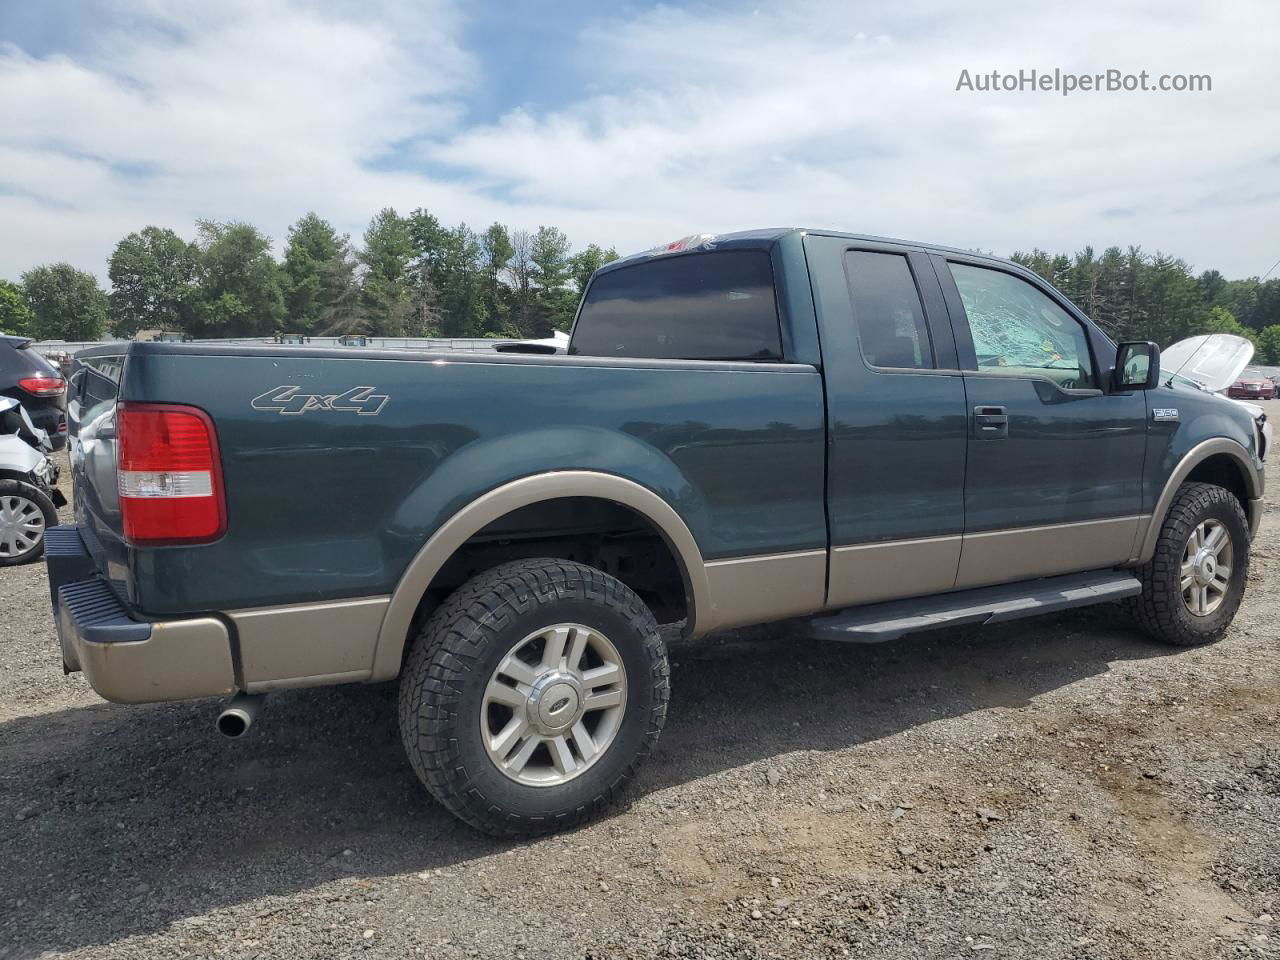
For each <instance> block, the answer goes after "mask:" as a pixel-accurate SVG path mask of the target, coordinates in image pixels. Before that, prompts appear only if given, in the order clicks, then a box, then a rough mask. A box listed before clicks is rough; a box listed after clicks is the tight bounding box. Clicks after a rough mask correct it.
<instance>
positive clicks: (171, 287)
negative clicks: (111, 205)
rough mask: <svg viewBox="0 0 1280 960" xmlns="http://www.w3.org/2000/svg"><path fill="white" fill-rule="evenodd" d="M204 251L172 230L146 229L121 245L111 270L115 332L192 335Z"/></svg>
mask: <svg viewBox="0 0 1280 960" xmlns="http://www.w3.org/2000/svg"><path fill="white" fill-rule="evenodd" d="M199 259H200V251H199V249H198V248H197V247H196V246H195V244H193V243H188V242H187V241H186V240H183V239H182V238H181V237H180V236H178V235H177V234H176V233H174V232H173V231H172V230H169V229H166V228H163V227H143V228H142V229H141V230H140V231H138V232H137V233H131V234H129V235H128V236H127V237H125V238H124V239H123V240H121V241H120V242H119V243H117V244H116V249H115V252H114V253H112V254H111V261H110V263H109V265H108V267H107V276H108V277H110V278H111V295H110V298H109V300H108V303H107V319H108V320H109V321H110V324H111V332H112V333H114V334H115V335H116V336H118V337H131V336H133V335H134V334H135V333H137V332H138V331H139V330H143V329H159V330H187V329H189V328H190V326H191V320H192V311H193V310H194V309H195V307H196V302H197V297H198V290H197V287H196V274H197V270H198V267H199Z"/></svg>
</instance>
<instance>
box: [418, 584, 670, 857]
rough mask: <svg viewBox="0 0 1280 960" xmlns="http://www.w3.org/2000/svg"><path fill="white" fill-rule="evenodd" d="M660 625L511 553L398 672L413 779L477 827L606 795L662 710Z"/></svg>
mask: <svg viewBox="0 0 1280 960" xmlns="http://www.w3.org/2000/svg"><path fill="white" fill-rule="evenodd" d="M669 680H670V674H669V669H668V664H667V655H666V650H665V647H664V645H663V642H662V639H661V637H660V636H659V634H658V625H657V622H656V621H655V620H654V617H653V614H652V613H651V612H650V611H649V608H648V607H647V606H645V604H644V602H643V601H641V600H640V598H639V597H637V596H636V595H635V593H633V592H632V591H631V590H630V589H629V588H628V587H626V586H625V585H624V584H622V583H621V582H619V581H618V580H616V579H614V578H613V577H611V576H609V575H608V574H605V573H603V572H601V571H599V570H595V569H593V568H591V567H586V566H583V565H581V564H577V563H571V562H568V561H562V560H519V561H515V562H513V563H507V564H503V565H502V566H499V567H496V568H494V569H493V570H490V571H488V572H487V573H483V574H481V575H480V576H478V577H476V578H475V579H473V580H471V581H470V582H468V583H466V584H464V585H463V586H462V587H460V588H459V589H458V590H456V591H455V592H454V593H453V594H452V595H450V596H449V598H448V599H447V600H446V601H445V602H444V603H443V604H442V605H441V606H440V607H439V608H438V609H437V610H436V611H435V612H434V613H433V614H432V615H431V617H429V618H428V619H427V621H426V623H425V624H424V625H423V627H422V629H421V631H420V632H419V634H418V636H417V638H416V639H415V641H414V643H413V647H412V649H411V650H410V653H409V658H408V662H407V663H406V664H405V668H404V672H403V674H402V675H401V680H400V733H401V737H402V739H403V741H404V746H405V750H406V752H407V753H408V755H409V761H410V763H411V764H412V766H413V769H414V771H415V772H416V773H417V774H418V777H419V779H421V780H422V782H423V783H424V784H425V785H426V787H427V789H428V790H429V791H430V792H431V794H432V795H433V796H434V797H435V798H436V799H437V800H439V801H440V802H441V803H442V804H443V805H444V806H445V807H447V808H448V809H449V810H450V811H452V812H453V813H454V814H456V815H457V816H458V817H460V818H461V819H463V820H465V821H466V822H467V823H469V824H471V825H472V826H474V827H476V828H477V829H479V830H482V831H483V832H485V833H488V834H491V835H493V836H500V837H519V836H533V835H536V834H541V833H547V832H550V831H552V830H559V829H563V828H566V827H571V826H574V825H577V824H580V823H583V822H585V821H587V820H589V819H591V818H592V817H593V816H595V815H596V814H598V813H599V812H600V811H602V810H604V809H605V808H606V807H608V806H609V805H610V804H611V803H613V802H614V801H615V800H616V799H617V798H618V797H619V795H620V794H621V793H622V791H623V789H624V788H625V787H626V785H627V783H628V782H629V781H630V780H631V778H632V777H633V776H634V775H635V772H636V770H637V769H638V767H639V765H640V763H641V761H642V760H643V759H644V758H645V757H646V756H647V755H648V754H649V751H650V750H651V749H652V748H653V745H654V743H655V742H656V741H657V739H658V734H659V732H660V731H661V730H662V724H663V721H664V720H665V718H666V712H667V699H668V692H669Z"/></svg>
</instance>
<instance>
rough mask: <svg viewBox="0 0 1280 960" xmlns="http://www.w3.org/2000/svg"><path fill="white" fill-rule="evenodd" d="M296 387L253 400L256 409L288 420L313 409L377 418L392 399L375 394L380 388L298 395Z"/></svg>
mask: <svg viewBox="0 0 1280 960" xmlns="http://www.w3.org/2000/svg"><path fill="white" fill-rule="evenodd" d="M300 389H301V388H300V387H299V386H298V385H297V384H282V385H281V386H278V387H272V388H271V389H270V390H268V391H267V392H266V393H263V394H260V395H258V396H256V397H254V398H253V402H252V406H253V409H255V410H268V411H273V412H275V413H278V414H280V415H281V416H285V417H295V416H298V415H300V414H303V413H310V412H312V411H313V410H323V411H326V412H329V413H346V412H354V413H356V414H357V415H358V416H361V417H376V416H377V415H378V414H379V413H381V412H382V408H383V407H385V406H386V405H387V401H388V400H390V399H391V397H390V396H389V395H388V394H385V393H375V392H374V391H376V390H377V389H378V388H377V387H352V388H351V389H350V390H348V391H346V392H345V393H299V392H298V391H299V390H300Z"/></svg>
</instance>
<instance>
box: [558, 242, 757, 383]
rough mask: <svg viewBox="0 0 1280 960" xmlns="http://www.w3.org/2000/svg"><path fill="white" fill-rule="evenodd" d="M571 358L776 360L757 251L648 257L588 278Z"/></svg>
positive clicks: (574, 334) (571, 349)
mask: <svg viewBox="0 0 1280 960" xmlns="http://www.w3.org/2000/svg"><path fill="white" fill-rule="evenodd" d="M569 352H570V353H576V354H581V355H583V356H588V357H646V358H654V359H661V360H780V359H782V338H781V334H780V333H779V330H778V307H777V303H776V301H775V298H774V293H773V266H772V264H771V263H770V260H769V254H768V253H767V252H765V251H763V250H726V251H722V252H714V253H696V254H685V255H682V256H675V257H668V258H659V259H655V260H647V261H645V262H644V263H639V264H636V265H635V266H631V267H622V268H621V269H618V270H612V271H610V272H608V273H605V274H601V275H600V276H598V277H596V278H595V280H593V281H592V283H591V286H590V288H589V289H588V290H587V298H586V300H585V301H584V302H583V304H582V310H581V312H580V313H579V314H578V322H577V325H576V326H575V327H574V330H573V343H572V344H571V345H570V348H569Z"/></svg>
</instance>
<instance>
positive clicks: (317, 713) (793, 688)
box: [0, 403, 1280, 960]
mask: <svg viewBox="0 0 1280 960" xmlns="http://www.w3.org/2000/svg"><path fill="white" fill-rule="evenodd" d="M1271 406H1272V408H1273V412H1272V416H1273V417H1275V418H1277V419H1280V403H1275V404H1272V405H1271ZM1278 502H1280V491H1278V490H1273V491H1272V493H1271V496H1270V499H1269V502H1268V507H1267V517H1266V518H1265V519H1264V521H1263V526H1262V532H1261V534H1260V536H1259V539H1258V541H1257V542H1256V543H1255V545H1254V549H1253V569H1252V572H1251V575H1250V583H1249V593H1248V596H1247V598H1246V600H1245V603H1244V606H1243V607H1242V608H1241V611H1240V615H1239V617H1238V618H1237V620H1236V624H1235V626H1234V628H1233V629H1232V631H1231V632H1230V634H1229V635H1228V636H1227V638H1226V639H1225V640H1224V641H1222V642H1221V643H1219V644H1218V645H1216V646H1214V647H1211V648H1207V649H1201V650H1189V651H1182V650H1172V649H1169V648H1165V647H1160V646H1156V645H1153V644H1151V643H1148V642H1147V641H1145V640H1143V639H1142V638H1140V637H1139V636H1138V635H1137V634H1135V633H1134V632H1133V631H1132V630H1131V629H1130V628H1129V627H1127V626H1126V625H1125V624H1124V622H1123V620H1122V619H1121V618H1120V616H1119V614H1118V611H1117V610H1116V609H1115V608H1112V607H1103V608H1096V609H1092V610H1085V611H1079V612H1074V613H1070V614H1067V615H1062V616H1057V617H1053V618H1049V619H1044V620H1034V621H1022V622H1020V623H1014V624H1007V625H1003V626H1000V627H993V628H990V629H987V630H985V631H958V632H946V633H937V634H926V635H922V636H918V637H913V638H907V639H905V640H902V641H899V642H896V643H891V644H887V645H883V646H874V647H867V646H852V645H847V646H845V645H836V644H822V643H817V642H811V641H805V640H803V639H801V638H800V637H799V636H798V635H797V634H796V633H795V631H794V630H793V629H789V628H787V627H785V626H782V627H772V628H761V629H756V630H751V631H739V632H736V633H731V634H725V635H722V636H718V637H713V638H709V639H706V640H703V641H698V642H696V643H678V644H676V645H674V646H673V650H672V654H673V660H674V664H675V665H674V668H673V696H672V701H671V711H670V715H669V718H668V723H667V729H666V732H665V733H664V734H663V739H662V742H661V744H660V745H659V748H658V750H657V752H656V753H655V755H654V756H653V758H652V759H651V760H650V762H649V763H648V765H647V767H646V768H645V770H644V772H643V774H642V776H641V777H640V779H639V782H638V783H637V785H636V787H635V789H634V790H633V791H632V799H631V802H630V804H629V806H628V807H626V808H625V809H622V810H619V811H617V812H615V813H614V814H613V815H611V816H609V817H607V818H606V819H604V820H602V821H600V822H598V823H596V824H593V825H591V826H588V827H586V828H584V829H581V830H578V831H576V832H573V833H570V834H568V835H563V836H557V837H551V838H548V839H544V840H540V841H537V842H532V843H516V844H512V843H499V842H496V841H492V840H489V839H487V838H484V837H482V836H479V835H477V834H475V833H473V832H472V831H470V830H469V829H467V828H466V827H464V826H462V825H461V824H459V823H457V822H456V821H454V820H453V819H452V818H451V817H450V816H449V815H448V814H447V813H445V812H444V811H443V810H442V809H440V808H439V807H437V806H435V805H434V804H433V803H432V802H431V801H430V799H429V798H428V797H427V796H426V795H425V793H424V792H423V790H422V789H421V787H420V786H419V785H418V783H417V781H416V780H415V779H414V776H413V774H412V772H411V771H410V769H409V765H408V763H407V762H406V761H405V759H404V758H403V756H402V754H401V750H400V745H399V741H398V735H397V732H396V726H395V709H394V708H395V702H394V689H393V688H390V687H384V688H378V687H344V688H336V689H327V690H311V691H298V692H294V693H286V694H278V695H274V696H273V697H272V698H271V699H270V701H269V702H268V704H267V706H266V709H265V711H264V713H263V716H262V718H261V719H260V721H259V724H258V726H256V727H255V728H254V730H253V732H252V733H251V734H250V735H249V736H248V737H246V738H245V739H243V740H240V741H226V740H223V739H221V738H219V737H218V736H217V734H215V732H214V730H213V719H214V716H215V714H216V712H217V704H216V703H215V702H212V701H201V702H193V703H179V704H168V705H157V706H144V707H124V706H117V705H114V704H107V703H104V702H103V701H102V700H101V699H99V698H98V697H97V696H96V695H95V694H94V693H93V692H92V691H91V690H90V689H89V688H88V686H87V685H86V684H85V682H84V681H83V679H82V678H81V677H80V676H79V675H73V676H70V677H64V676H62V672H61V669H60V665H59V658H58V653H57V646H56V640H55V637H54V633H53V627H52V623H51V621H50V617H49V609H48V596H47V587H46V581H45V576H44V570H43V567H42V566H40V565H35V566H27V567H21V568H13V569H3V570H0V624H3V626H2V627H0V641H3V642H2V644H0V957H4V958H17V957H34V956H46V955H47V956H69V957H144V956H145V957H184V958H185V957H208V958H214V957H218V958H224V957H225V958H237V960H240V958H244V960H247V958H251V957H259V958H295V957H296V958H301V957H335V956H353V955H366V956H370V957H381V956H385V957H414V956H426V957H439V958H452V957H494V958H512V957H530V958H534V957H577V958H584V957H585V958H592V957H652V956H674V957H771V956H785V957H845V956H855V957H856V956H866V957H890V958H898V957H910V958H916V957H939V958H951V957H970V956H972V957H992V958H994V957H1027V958H1037V960H1044V958H1088V957H1124V958H1166V957H1169V958H1188V960H1191V958H1194V960H1201V958H1209V957H1250V956H1253V957H1280V740H1278V739H1277V736H1276V729H1277V720H1278V719H1280V682H1278V681H1280V666H1278V665H1277V664H1278V659H1280V658H1277V652H1278V650H1277V646H1278V645H1277V633H1278V629H1277V625H1278V624H1280V618H1278V616H1277V615H1278V613H1280V519H1278V517H1277V513H1278V511H1277V503H1278ZM1273 917H1275V918H1276V919H1275V920H1274V921H1273V919H1272V918H1273Z"/></svg>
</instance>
